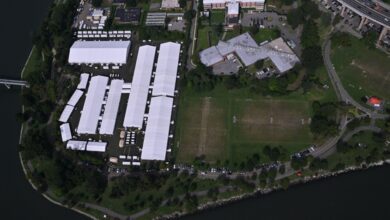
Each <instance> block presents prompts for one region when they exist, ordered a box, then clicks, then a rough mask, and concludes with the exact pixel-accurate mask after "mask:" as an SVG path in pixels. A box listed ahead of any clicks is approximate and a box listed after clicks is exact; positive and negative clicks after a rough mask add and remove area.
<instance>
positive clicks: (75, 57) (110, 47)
mask: <svg viewBox="0 0 390 220" xmlns="http://www.w3.org/2000/svg"><path fill="white" fill-rule="evenodd" d="M129 50H130V41H81V40H79V41H76V42H74V43H73V45H72V47H71V48H70V52H69V59H68V62H69V63H71V64H126V61H127V56H128V54H129Z"/></svg>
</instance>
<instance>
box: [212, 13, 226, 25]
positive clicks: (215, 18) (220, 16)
mask: <svg viewBox="0 0 390 220" xmlns="http://www.w3.org/2000/svg"><path fill="white" fill-rule="evenodd" d="M210 23H211V25H218V24H221V23H222V24H223V23H225V10H212V11H211V13H210Z"/></svg>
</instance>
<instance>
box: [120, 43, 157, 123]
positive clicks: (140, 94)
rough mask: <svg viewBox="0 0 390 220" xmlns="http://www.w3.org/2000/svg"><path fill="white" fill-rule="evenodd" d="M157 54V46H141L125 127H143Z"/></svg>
mask: <svg viewBox="0 0 390 220" xmlns="http://www.w3.org/2000/svg"><path fill="white" fill-rule="evenodd" d="M155 54H156V47H153V46H149V45H146V46H142V47H140V48H139V51H138V57H137V62H136V65H135V70H134V75H133V82H132V85H131V91H130V96H129V100H128V102H127V109H126V115H125V120H124V122H123V126H124V127H136V128H139V129H141V128H142V125H143V118H144V114H145V108H146V101H147V98H148V91H149V85H150V78H151V75H152V70H153V62H154V57H155Z"/></svg>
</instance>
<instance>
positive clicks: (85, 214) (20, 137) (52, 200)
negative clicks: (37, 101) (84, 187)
mask: <svg viewBox="0 0 390 220" xmlns="http://www.w3.org/2000/svg"><path fill="white" fill-rule="evenodd" d="M34 47H35V46H33V47H32V49H31V51H30V54H29V56H28V58H27V60H26V63H25V64H24V66H23V69H22V72H21V73H20V78H21V79H23V76H24V71H25V69H26V66H27V63H28V62H29V60H30V58H31V55H32V53H33V50H34ZM20 91H21V92H22V91H23V88H22V89H21V90H20ZM20 95H21V94H20ZM22 113H24V105H23V104H22ZM24 127H25V123H22V124H21V128H20V135H19V144H21V143H22V139H23V137H24V134H23V132H24ZM18 154H19V161H20V164H21V166H22V169H23V173H24V176H25V178H26V179H27V181H28V182H29V183H30V185H31V187H32V188H33V189H34V190H35V191H36V192H39V191H38V188H37V186H35V184H34V183H33V182H32V180H31V178H29V176H28V171H27V169H26V166H25V164H24V160H23V156H22V153H21V152H18ZM40 194H41V195H42V196H43V197H44V198H45V199H46V200H48V201H49V202H51V203H53V204H55V205H58V206H61V207H63V208H67V209H71V210H73V211H75V212H77V213H79V214H82V215H84V216H87V217H88V218H91V219H94V220H97V218H96V217H94V216H92V215H90V214H89V213H86V212H84V211H82V210H79V209H77V208H74V207H73V208H69V207H67V206H65V205H63V204H61V203H60V202H58V201H55V200H54V199H52V198H51V197H50V196H49V195H47V194H46V193H40Z"/></svg>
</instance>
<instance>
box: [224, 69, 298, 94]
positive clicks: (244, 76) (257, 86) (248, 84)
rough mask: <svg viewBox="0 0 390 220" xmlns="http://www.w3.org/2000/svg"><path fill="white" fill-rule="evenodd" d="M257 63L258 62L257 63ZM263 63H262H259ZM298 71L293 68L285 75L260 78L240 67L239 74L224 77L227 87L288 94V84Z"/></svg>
mask: <svg viewBox="0 0 390 220" xmlns="http://www.w3.org/2000/svg"><path fill="white" fill-rule="evenodd" d="M255 65H256V64H255ZM257 65H259V66H260V65H261V63H259V64H257ZM297 75H298V72H297V71H296V70H292V71H290V72H288V73H286V74H284V75H283V76H271V77H269V78H266V79H262V80H259V79H258V78H256V77H255V76H254V75H252V74H249V73H247V72H246V71H245V70H244V69H240V70H239V72H238V74H236V75H230V76H226V77H224V78H223V83H224V85H225V87H226V88H227V89H229V90H231V89H241V88H249V90H250V92H252V93H255V94H263V95H265V96H266V95H286V94H288V93H289V91H288V90H287V86H288V85H289V84H290V83H292V82H294V81H295V79H296V77H297Z"/></svg>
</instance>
